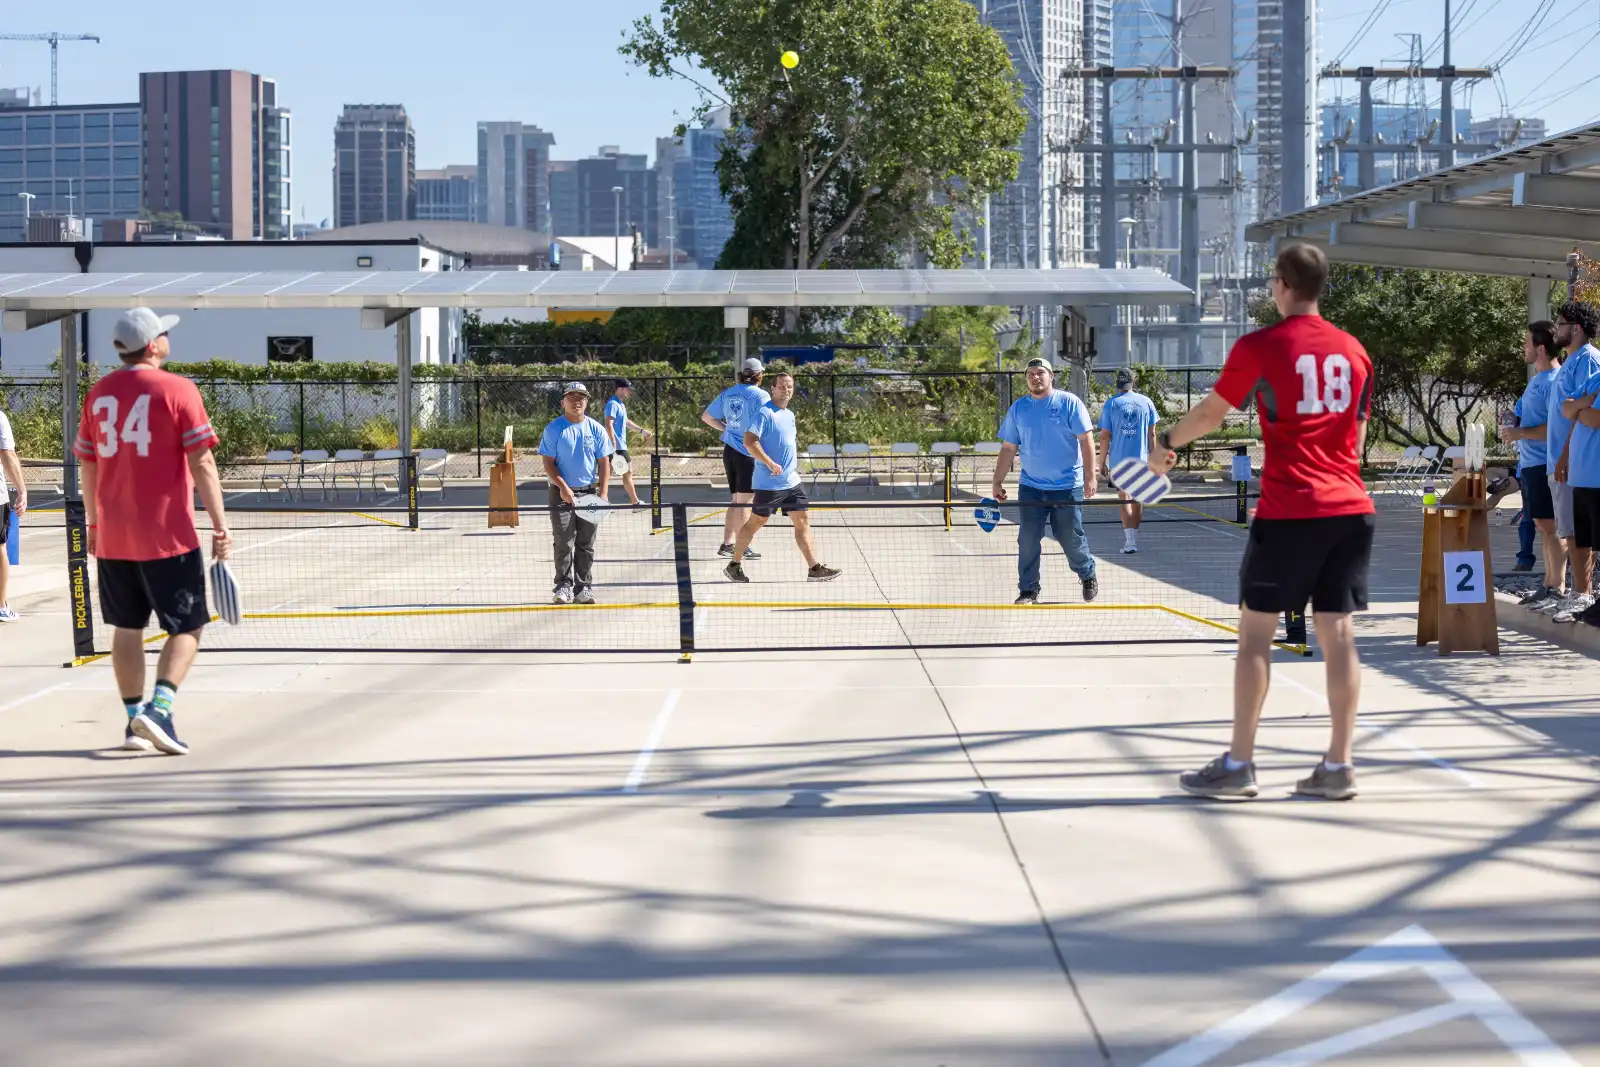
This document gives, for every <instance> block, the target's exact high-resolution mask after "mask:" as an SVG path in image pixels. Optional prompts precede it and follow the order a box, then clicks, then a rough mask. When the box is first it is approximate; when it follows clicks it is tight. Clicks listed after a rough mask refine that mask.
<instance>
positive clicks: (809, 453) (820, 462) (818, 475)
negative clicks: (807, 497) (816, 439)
mask: <svg viewBox="0 0 1600 1067" xmlns="http://www.w3.org/2000/svg"><path fill="white" fill-rule="evenodd" d="M801 458H802V459H804V460H805V461H806V471H807V473H809V474H810V475H811V491H812V492H813V493H815V492H816V491H817V483H818V482H820V481H821V480H822V476H823V475H824V474H831V475H833V477H834V481H835V483H836V484H837V483H838V482H840V481H843V479H844V474H843V472H842V471H840V470H839V453H838V452H836V451H835V450H834V447H833V446H832V445H807V446H806V450H805V454H804V455H802V456H801ZM824 461H826V462H824Z"/></svg>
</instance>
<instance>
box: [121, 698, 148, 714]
mask: <svg viewBox="0 0 1600 1067" xmlns="http://www.w3.org/2000/svg"><path fill="white" fill-rule="evenodd" d="M122 706H123V708H124V709H126V710H127V712H128V718H130V719H132V718H134V717H136V716H137V715H138V714H139V709H140V708H142V707H144V697H123V698H122Z"/></svg>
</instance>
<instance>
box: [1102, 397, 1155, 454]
mask: <svg viewBox="0 0 1600 1067" xmlns="http://www.w3.org/2000/svg"><path fill="white" fill-rule="evenodd" d="M1159 421H1161V416H1160V415H1159V414H1157V413H1156V406H1155V404H1154V403H1153V402H1152V401H1151V400H1150V398H1149V397H1147V396H1145V395H1144V394H1143V393H1132V392H1129V393H1118V394H1117V395H1116V396H1114V397H1112V398H1111V399H1110V400H1107V401H1106V404H1105V407H1103V408H1101V409H1100V428H1101V429H1102V430H1105V431H1107V432H1108V433H1110V434H1111V454H1110V455H1109V456H1107V457H1106V466H1108V467H1115V466H1116V465H1117V464H1118V463H1121V462H1122V461H1123V460H1125V459H1145V460H1147V459H1149V458H1150V431H1151V430H1152V429H1154V428H1155V425H1156V423H1157V422H1159Z"/></svg>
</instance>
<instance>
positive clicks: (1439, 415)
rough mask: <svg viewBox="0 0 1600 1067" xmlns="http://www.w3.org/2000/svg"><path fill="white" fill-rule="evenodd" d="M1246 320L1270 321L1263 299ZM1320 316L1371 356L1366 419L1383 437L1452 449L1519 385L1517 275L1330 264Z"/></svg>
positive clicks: (1522, 322) (1523, 376)
mask: <svg viewBox="0 0 1600 1067" xmlns="http://www.w3.org/2000/svg"><path fill="white" fill-rule="evenodd" d="M1251 310H1252V312H1253V313H1254V314H1255V316H1256V321H1257V322H1258V323H1259V324H1261V325H1263V326H1266V325H1271V324H1272V323H1273V322H1276V321H1277V320H1278V312H1277V308H1276V307H1274V306H1273V305H1272V303H1271V301H1270V300H1269V301H1266V302H1262V303H1257V304H1255V305H1254V306H1253V307H1252V309H1251ZM1321 311H1322V314H1323V315H1324V316H1325V317H1326V318H1327V319H1328V320H1329V321H1330V322H1332V323H1333V324H1334V325H1336V326H1338V327H1339V328H1340V329H1342V330H1345V331H1347V332H1349V333H1351V334H1354V335H1355V336H1356V337H1357V338H1358V339H1359V340H1360V341H1361V343H1362V345H1363V346H1364V347H1365V348H1366V350H1367V354H1368V355H1369V356H1371V357H1372V363H1373V371H1374V374H1373V417H1374V419H1375V420H1376V421H1377V422H1378V423H1379V427H1380V429H1382V430H1383V431H1384V432H1385V434H1386V435H1387V436H1389V437H1391V438H1392V439H1395V440H1400V441H1406V442H1409V443H1412V444H1426V443H1428V442H1460V441H1462V440H1464V439H1465V436H1466V427H1467V424H1468V423H1469V422H1472V421H1483V420H1485V419H1487V420H1488V421H1489V422H1491V423H1492V422H1493V419H1492V416H1489V415H1486V414H1485V411H1484V407H1485V405H1487V404H1492V403H1495V402H1507V403H1509V402H1510V401H1511V400H1512V399H1513V398H1515V397H1516V396H1517V395H1518V394H1519V393H1520V392H1521V391H1522V388H1523V386H1524V385H1525V384H1526V381H1527V372H1526V369H1525V367H1526V365H1525V364H1524V363H1523V360H1522V339H1523V333H1524V331H1525V330H1526V328H1527V292H1526V288H1525V285H1524V282H1523V280H1522V279H1520V278H1491V277H1484V276H1480V275H1475V274H1455V273H1449V272H1445V271H1427V270H1392V269H1386V268H1377V267H1363V266H1351V265H1347V264H1335V265H1334V266H1333V269H1332V272H1331V274H1330V276H1329V279H1328V291H1327V293H1326V294H1324V296H1323V299H1322V301H1321Z"/></svg>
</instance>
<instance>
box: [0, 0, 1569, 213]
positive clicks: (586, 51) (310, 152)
mask: <svg viewBox="0 0 1600 1067" xmlns="http://www.w3.org/2000/svg"><path fill="white" fill-rule="evenodd" d="M1214 2H1222V0H1214ZM6 7H7V10H6V18H5V27H4V28H5V30H6V32H12V33H37V32H45V31H52V30H54V31H60V32H72V33H94V34H98V35H99V36H100V37H101V38H102V43H101V44H98V45H96V44H88V43H84V44H77V43H68V44H63V45H62V46H61V99H62V102H63V103H109V102H118V101H124V100H134V99H137V97H138V74H139V72H140V71H143V70H199V69H208V68H230V67H231V68H237V69H242V70H249V71H253V72H255V73H258V74H263V75H266V76H268V77H273V78H276V79H277V80H278V87H279V93H280V100H281V101H282V102H283V103H285V104H286V105H287V106H289V107H290V108H292V109H293V110H294V113H295V129H294V149H295V159H294V172H295V194H294V195H295V201H296V203H297V205H301V206H304V207H305V208H306V214H307V216H308V217H309V218H310V219H311V220H312V221H317V220H319V219H322V218H324V217H326V216H327V215H328V213H329V207H330V200H331V194H330V187H331V184H332V178H331V173H330V171H331V167H332V141H333V122H334V119H335V117H336V116H337V115H338V113H339V110H340V108H341V107H342V106H343V105H344V104H346V103H394V102H398V103H402V104H404V105H405V106H406V109H407V110H408V111H409V112H410V113H411V116H412V121H413V123H414V124H415V125H416V128H417V163H418V165H419V166H421V167H442V166H444V165H445V164H447V163H471V162H473V161H474V159H475V157H476V155H477V123H478V122H479V121H480V120H502V119H520V120H522V121H524V122H530V123H533V124H536V125H539V126H542V127H544V128H545V129H547V130H549V131H551V132H552V133H554V134H555V136H556V140H557V147H556V155H557V157H558V158H576V157H579V156H584V155H588V154H591V153H592V152H594V150H595V149H596V148H597V147H598V146H600V145H601V144H617V145H620V146H621V147H622V148H623V149H624V150H626V151H632V152H644V153H653V152H654V149H655V138H656V137H658V136H665V135H666V134H667V133H669V132H670V131H671V129H672V127H673V125H674V124H675V123H677V122H678V121H680V120H681V119H682V118H684V117H687V115H688V113H689V112H690V111H691V110H692V108H693V107H694V103H695V97H694V92H693V90H692V89H691V88H690V87H688V86H687V85H684V84H682V83H675V82H652V81H651V80H650V79H649V78H647V77H646V76H644V75H643V74H642V73H640V72H639V71H637V70H635V69H633V68H632V67H631V66H630V65H629V64H628V63H627V62H626V61H625V60H624V59H623V58H622V57H621V56H619V55H617V51H616V47H617V44H618V42H619V41H620V39H621V34H622V31H623V30H624V29H625V28H626V27H627V26H629V25H630V24H631V22H632V21H633V20H634V19H635V18H637V17H639V16H640V15H643V14H646V13H650V12H653V11H656V10H657V9H658V7H659V5H658V3H657V2H656V0H521V2H517V3H512V2H509V0H474V2H471V3H461V4H451V3H441V2H439V0H429V2H426V3H420V2H417V0H393V2H391V3H389V4H384V5H375V4H367V3H352V2H349V0H323V2H321V3H312V2H310V0H276V2H274V3H268V4H237V5H227V8H226V9H227V15H226V21H225V23H224V22H222V20H221V19H220V18H219V14H218V13H219V11H220V10H222V5H218V4H216V3H215V2H214V0H211V2H206V3H200V2H194V0H149V2H145V3H139V4H129V3H125V2H119V3H110V2H107V0H80V2H79V3H76V4H73V5H70V6H69V7H68V8H63V9H62V10H61V11H60V12H55V11H54V10H53V9H52V8H51V7H50V6H49V5H40V4H27V5H23V4H15V3H13V4H8V5H6ZM1455 7H1456V11H1457V13H1458V14H1457V25H1458V26H1459V27H1460V28H1461V32H1460V33H1459V34H1458V35H1457V38H1456V43H1455V49H1454V51H1455V55H1454V59H1455V62H1456V63H1457V64H1458V65H1462V66H1466V65H1473V64H1478V63H1482V62H1484V61H1486V60H1488V59H1491V58H1494V57H1496V56H1498V55H1501V54H1507V55H1508V56H1509V58H1508V60H1507V62H1506V66H1505V70H1504V74H1503V77H1502V79H1501V85H1502V88H1503V89H1504V91H1505V96H1506V100H1507V102H1508V103H1510V104H1511V106H1512V113H1513V114H1530V113H1531V114H1536V115H1540V116H1542V117H1543V118H1545V119H1546V120H1547V121H1548V122H1549V123H1550V128H1551V130H1552V131H1559V130H1565V129H1569V128H1571V127H1573V126H1577V125H1581V124H1583V123H1586V122H1589V121H1591V120H1593V119H1595V118H1596V117H1600V103H1597V102H1600V93H1597V91H1596V88H1595V86H1594V84H1593V83H1594V82H1595V81H1596V80H1597V79H1600V73H1595V71H1596V70H1597V69H1600V68H1596V67H1595V65H1594V64H1593V63H1592V62H1590V61H1589V60H1588V59H1587V58H1584V55H1583V54H1584V52H1585V51H1588V50H1589V49H1590V48H1592V46H1593V45H1594V43H1595V41H1596V40H1597V39H1600V3H1597V0H1455ZM1443 8H1444V4H1443V0H1323V5H1322V11H1323V20H1322V34H1323V40H1322V48H1321V56H1322V58H1323V60H1324V61H1327V60H1329V59H1332V58H1334V57H1335V56H1337V55H1339V54H1340V53H1341V52H1344V53H1345V55H1344V59H1345V62H1347V63H1349V64H1351V65H1355V64H1357V63H1379V62H1382V61H1384V60H1388V59H1395V58H1401V57H1404V56H1405V54H1406V46H1405V44H1404V43H1403V42H1401V41H1399V40H1397V39H1396V38H1395V36H1394V35H1395V34H1397V33H1407V32H1417V33H1421V34H1423V45H1424V47H1427V46H1429V45H1431V44H1433V42H1434V40H1435V38H1436V37H1437V35H1438V33H1439V29H1440V27H1441V26H1442V24H1443ZM374 9H375V10H376V11H378V12H380V13H379V14H373V15H368V14H364V13H363V12H367V11H372V10H374ZM1541 11H1542V12H1543V17H1542V19H1541V20H1540V21H1537V22H1534V23H1532V24H1531V26H1529V27H1528V28H1529V31H1530V32H1529V34H1528V40H1527V41H1526V43H1525V44H1524V46H1523V47H1522V48H1521V49H1514V48H1513V45H1514V43H1515V41H1516V39H1517V36H1518V31H1519V29H1522V28H1523V27H1524V25H1525V24H1526V23H1527V20H1528V19H1529V18H1530V16H1533V15H1535V14H1536V13H1538V12H1541ZM1374 13H1376V18H1375V19H1374V20H1373V21H1372V23H1371V25H1370V27H1369V28H1368V29H1367V31H1366V33H1365V35H1364V37H1363V38H1362V40H1361V41H1360V43H1359V44H1358V45H1356V46H1355V47H1354V48H1349V47H1348V46H1349V43H1350V42H1351V40H1352V39H1353V38H1354V37H1355V36H1356V35H1357V33H1358V31H1359V30H1360V29H1361V28H1362V26H1363V25H1364V24H1365V23H1367V21H1368V17H1369V16H1370V15H1373V14H1374ZM220 25H225V26H226V31H225V32H222V31H221V30H220V29H219V26H220ZM49 51H50V50H49V48H48V47H47V46H45V45H43V44H33V43H13V42H0V86H6V87H15V86H22V85H30V86H42V87H45V91H46V93H47V94H48V91H49V90H48V86H49V79H50V65H49ZM1513 51H1515V55H1510V53H1512V52H1513ZM1433 61H1434V62H1436V61H1437V58H1436V57H1435V59H1434V60H1433ZM1329 91H1330V90H1329V89H1325V91H1324V98H1327V96H1328V93H1329ZM1350 91H1352V92H1353V86H1351V87H1350ZM1433 98H1434V100H1435V101H1436V100H1437V92H1435V93H1434V94H1433ZM1472 106H1473V110H1474V112H1475V113H1476V114H1477V115H1478V116H1479V117H1485V116H1489V115H1493V114H1497V113H1499V110H1500V95H1499V93H1498V92H1497V91H1496V89H1495V88H1494V87H1492V86H1487V85H1486V86H1483V87H1480V88H1479V89H1477V90H1476V91H1475V94H1474V97H1473V99H1472ZM296 216H297V217H298V216H299V211H298V209H297V210H296Z"/></svg>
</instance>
